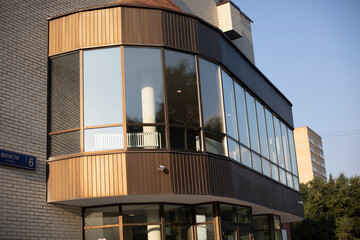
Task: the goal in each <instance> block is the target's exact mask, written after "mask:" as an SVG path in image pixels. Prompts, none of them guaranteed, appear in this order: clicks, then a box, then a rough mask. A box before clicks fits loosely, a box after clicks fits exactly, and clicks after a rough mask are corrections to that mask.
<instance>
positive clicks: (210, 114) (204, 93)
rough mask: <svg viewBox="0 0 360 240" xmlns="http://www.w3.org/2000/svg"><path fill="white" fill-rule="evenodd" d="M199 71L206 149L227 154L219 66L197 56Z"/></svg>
mask: <svg viewBox="0 0 360 240" xmlns="http://www.w3.org/2000/svg"><path fill="white" fill-rule="evenodd" d="M199 71H200V86H201V98H202V112H203V121H204V128H205V147H206V151H207V152H211V153H215V154H219V155H227V154H226V143H225V135H224V134H225V122H224V108H223V101H222V93H221V89H222V88H221V81H220V73H219V71H220V68H219V66H217V65H216V64H213V63H211V62H209V61H206V60H203V59H202V58H199Z"/></svg>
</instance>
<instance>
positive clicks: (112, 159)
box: [47, 154, 127, 202]
mask: <svg viewBox="0 0 360 240" xmlns="http://www.w3.org/2000/svg"><path fill="white" fill-rule="evenodd" d="M122 155H123V154H113V155H101V156H87V157H78V158H70V159H65V160H60V161H53V162H49V163H48V170H49V177H48V193H47V194H48V201H49V202H56V201H63V200H72V199H82V198H93V197H108V196H118V195H126V194H127V192H126V191H127V190H126V189H127V186H126V184H127V181H126V167H125V166H126V164H125V163H124V162H125V158H123V157H122ZM113 166H114V167H113ZM115 172H116V176H117V177H118V178H114V173H115ZM124 179H125V181H124Z"/></svg>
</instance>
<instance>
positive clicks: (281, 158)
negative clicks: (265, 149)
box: [274, 116, 285, 168]
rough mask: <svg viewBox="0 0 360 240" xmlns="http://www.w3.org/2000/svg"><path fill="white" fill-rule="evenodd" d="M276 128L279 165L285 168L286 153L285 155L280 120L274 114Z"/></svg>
mask: <svg viewBox="0 0 360 240" xmlns="http://www.w3.org/2000/svg"><path fill="white" fill-rule="evenodd" d="M274 129H275V141H276V151H277V157H278V161H279V165H280V166H281V167H283V168H284V167H285V163H284V155H283V148H282V142H281V132H280V122H279V119H277V118H276V117H275V116H274Z"/></svg>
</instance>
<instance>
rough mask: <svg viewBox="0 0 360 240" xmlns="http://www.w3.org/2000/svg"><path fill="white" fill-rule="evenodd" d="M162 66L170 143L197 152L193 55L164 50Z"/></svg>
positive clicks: (198, 144) (198, 127)
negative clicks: (163, 69)
mask: <svg viewBox="0 0 360 240" xmlns="http://www.w3.org/2000/svg"><path fill="white" fill-rule="evenodd" d="M165 66H166V69H165V71H166V91H167V100H168V114H169V124H170V146H171V148H172V149H182V150H192V151H201V134H200V133H201V131H200V114H199V100H198V86H197V79H196V64H195V56H194V55H191V54H185V53H181V52H177V51H170V50H165Z"/></svg>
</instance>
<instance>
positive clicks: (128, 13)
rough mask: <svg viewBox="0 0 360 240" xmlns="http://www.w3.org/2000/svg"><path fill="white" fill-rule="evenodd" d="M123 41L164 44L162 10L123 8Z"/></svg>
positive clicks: (128, 42)
mask: <svg viewBox="0 0 360 240" xmlns="http://www.w3.org/2000/svg"><path fill="white" fill-rule="evenodd" d="M121 10H122V11H121V12H122V13H121V24H122V36H123V39H122V40H123V43H127V44H143V45H162V44H163V33H162V27H161V26H162V17H161V10H153V9H141V8H128V7H123V8H121Z"/></svg>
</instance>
